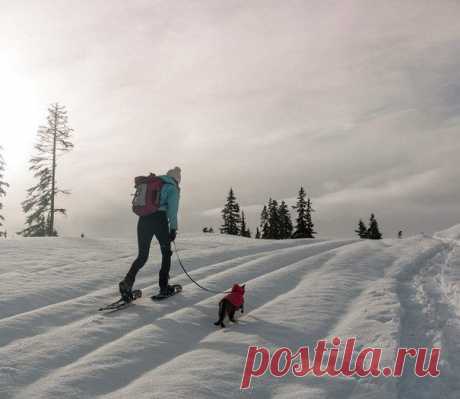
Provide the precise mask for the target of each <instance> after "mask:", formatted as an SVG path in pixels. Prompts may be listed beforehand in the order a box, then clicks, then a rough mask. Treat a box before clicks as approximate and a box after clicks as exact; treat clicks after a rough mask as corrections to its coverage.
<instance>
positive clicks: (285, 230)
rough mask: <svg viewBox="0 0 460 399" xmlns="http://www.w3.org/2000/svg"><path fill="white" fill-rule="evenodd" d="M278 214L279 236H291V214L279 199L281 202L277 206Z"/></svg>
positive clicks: (282, 237)
mask: <svg viewBox="0 0 460 399" xmlns="http://www.w3.org/2000/svg"><path fill="white" fill-rule="evenodd" d="M278 214H279V218H280V238H281V239H286V238H291V236H292V230H293V226H292V220H291V214H290V212H289V208H288V206H287V205H286V203H285V202H284V201H281V204H280V206H279V208H278Z"/></svg>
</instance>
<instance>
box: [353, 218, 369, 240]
mask: <svg viewBox="0 0 460 399" xmlns="http://www.w3.org/2000/svg"><path fill="white" fill-rule="evenodd" d="M355 233H356V234H358V236H359V237H360V238H368V237H367V227H366V225H365V224H364V222H363V221H362V220H361V219H359V224H358V230H355Z"/></svg>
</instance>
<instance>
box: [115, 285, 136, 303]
mask: <svg viewBox="0 0 460 399" xmlns="http://www.w3.org/2000/svg"><path fill="white" fill-rule="evenodd" d="M132 288H133V286H132V284H129V283H128V282H127V281H126V280H122V281H120V283H119V284H118V289H119V291H120V295H121V299H123V301H125V302H128V303H129V302H131V301H132V300H133V291H132Z"/></svg>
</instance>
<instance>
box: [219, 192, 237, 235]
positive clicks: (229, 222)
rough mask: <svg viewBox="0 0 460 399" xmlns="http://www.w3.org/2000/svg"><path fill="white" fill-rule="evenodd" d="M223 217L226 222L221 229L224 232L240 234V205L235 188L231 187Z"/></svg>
mask: <svg viewBox="0 0 460 399" xmlns="http://www.w3.org/2000/svg"><path fill="white" fill-rule="evenodd" d="M222 218H223V219H224V224H223V225H222V226H221V229H220V232H221V233H222V234H230V235H240V224H241V220H240V206H239V205H238V203H237V201H236V197H235V194H234V192H233V188H230V192H229V193H228V197H227V203H226V204H225V206H224V209H222Z"/></svg>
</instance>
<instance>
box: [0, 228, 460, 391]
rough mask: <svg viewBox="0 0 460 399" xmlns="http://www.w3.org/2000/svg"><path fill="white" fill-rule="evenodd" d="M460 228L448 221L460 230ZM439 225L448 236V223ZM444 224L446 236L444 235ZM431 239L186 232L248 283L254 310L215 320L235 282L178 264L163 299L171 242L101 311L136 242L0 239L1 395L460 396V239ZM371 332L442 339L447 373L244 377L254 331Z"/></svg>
mask: <svg viewBox="0 0 460 399" xmlns="http://www.w3.org/2000/svg"><path fill="white" fill-rule="evenodd" d="M458 233H460V228H459V227H458V226H457V227H456V228H453V229H450V230H448V233H447V234H448V235H449V238H452V237H457V238H458V237H459V235H460V234H458ZM445 235H446V232H443V233H442V234H441V233H440V235H439V237H441V236H445ZM436 237H438V236H436ZM436 237H435V238H432V237H421V236H416V237H410V238H407V239H403V240H381V241H369V240H355V239H350V240H286V241H266V240H253V239H245V238H237V237H226V236H221V235H196V236H185V237H184V236H182V237H180V238H179V239H178V240H177V247H178V249H179V250H180V256H181V258H182V260H183V263H184V265H185V266H186V267H187V268H188V270H189V271H190V273H191V275H192V276H193V277H194V278H195V279H196V280H197V281H199V282H200V284H202V285H204V286H206V287H209V288H212V289H217V290H224V289H228V288H229V287H231V285H232V284H233V283H235V282H239V283H246V290H247V295H246V312H245V313H244V315H242V316H240V320H239V322H238V324H231V323H229V324H230V325H229V326H228V328H226V329H220V328H217V327H215V326H214V325H213V322H214V321H215V320H216V318H217V303H218V301H219V300H220V299H221V297H222V295H213V294H210V293H208V292H205V291H202V290H201V289H200V288H198V287H197V286H196V285H194V284H193V283H191V282H190V280H188V279H187V277H186V276H184V275H183V273H181V269H180V267H179V265H178V264H177V261H174V262H173V266H172V272H171V278H172V282H174V283H180V284H182V285H183V287H184V291H183V292H182V293H181V294H179V295H176V296H174V297H173V298H170V299H168V300H166V301H164V302H161V303H154V302H152V301H151V300H150V299H149V296H150V295H152V294H153V293H154V292H156V290H157V278H158V276H157V273H158V264H159V250H158V247H156V246H153V248H152V251H151V254H152V256H151V258H150V260H149V262H148V263H147V265H146V266H145V267H144V269H142V271H141V272H140V274H139V276H138V280H137V281H136V286H137V287H138V288H141V289H142V290H143V292H144V297H143V298H141V299H139V300H138V301H136V303H135V304H133V305H132V306H130V307H128V308H127V309H125V310H123V311H120V312H117V313H113V314H100V313H98V312H97V309H98V308H99V306H101V305H102V304H104V303H108V302H111V301H113V300H115V299H116V298H117V293H116V285H117V283H118V281H119V280H120V279H121V278H122V277H123V276H124V274H125V273H126V271H127V269H128V267H129V265H130V263H131V262H132V260H133V259H134V257H135V252H136V243H135V242H128V241H125V240H113V239H111V240H108V239H107V240H92V239H87V238H85V239H70V238H43V239H14V240H13V239H12V240H0V274H1V277H2V278H1V279H0V298H1V307H0V397H1V398H5V399H8V398H17V399H20V398H27V399H29V398H34V399H40V398H42V399H44V398H47V399H52V398H56V399H57V398H59V399H62V398H75V399H76V398H78V399H82V398H101V399H102V398H104V399H112V398H128V397H133V398H136V399H142V398H146V399H147V398H148V399H152V398H187V399H189V398H264V399H265V398H283V399H288V398H299V397H302V398H333V399H335V398H340V399H343V398H385V399H389V398H417V399H423V398H437V397H443V398H451V399H454V398H458V397H460V380H459V379H458V375H459V372H460V360H459V359H460V323H459V316H460V297H459V287H460V250H459V247H458V246H457V245H456V244H455V243H453V242H445V241H443V240H440V239H438V238H436ZM335 336H338V337H341V338H342V339H346V337H356V338H357V341H358V342H359V344H360V345H361V346H365V347H381V348H383V349H384V356H383V358H382V364H383V365H384V366H387V365H392V361H393V357H394V354H395V351H396V349H397V348H398V347H401V346H404V347H416V348H418V347H422V346H426V347H433V346H437V347H440V348H441V350H442V354H441V362H440V365H439V367H440V372H441V374H440V376H439V377H438V378H429V377H428V378H417V377H416V376H414V374H413V373H412V372H410V371H411V370H408V368H409V366H411V361H410V360H408V362H407V363H408V367H406V372H405V373H404V374H403V376H402V377H401V378H385V377H378V378H373V377H365V378H357V377H343V376H340V377H326V376H325V377H321V378H318V377H313V376H306V377H303V378H298V377H294V376H292V375H286V376H285V377H283V378H280V379H278V378H275V377H272V376H270V375H269V374H266V375H264V376H262V377H260V378H257V379H254V380H253V382H252V388H251V389H250V390H247V391H242V390H240V389H239V387H240V383H241V378H242V373H243V366H244V360H245V355H246V352H247V350H248V346H249V345H258V346H262V345H263V346H265V347H266V348H269V349H270V350H275V349H277V348H279V347H282V346H286V347H289V348H292V350H296V349H297V348H299V347H300V346H302V345H309V346H311V347H313V346H314V344H315V343H316V341H318V340H320V339H329V340H330V339H332V338H333V337H335Z"/></svg>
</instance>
